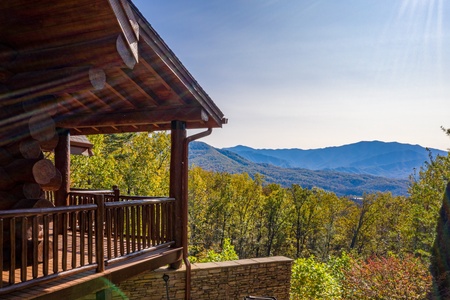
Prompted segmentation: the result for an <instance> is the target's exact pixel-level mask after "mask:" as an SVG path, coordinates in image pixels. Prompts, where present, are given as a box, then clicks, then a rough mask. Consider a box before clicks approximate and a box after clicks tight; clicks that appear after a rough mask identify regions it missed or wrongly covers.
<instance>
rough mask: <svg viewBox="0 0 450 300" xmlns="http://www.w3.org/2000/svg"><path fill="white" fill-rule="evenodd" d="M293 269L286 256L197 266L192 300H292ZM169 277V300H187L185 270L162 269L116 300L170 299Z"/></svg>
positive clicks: (129, 283)
mask: <svg viewBox="0 0 450 300" xmlns="http://www.w3.org/2000/svg"><path fill="white" fill-rule="evenodd" d="M291 266H292V259H290V258H287V257H283V256H275V257H267V258H255V259H242V260H235V261H227V262H217V263H198V264H193V265H192V268H191V299H193V300H202V299H204V300H211V299H220V300H227V299H230V300H231V299H233V300H234V299H241V300H242V299H244V297H245V296H249V295H252V296H271V297H276V298H277V300H289V289H290V280H291ZM165 274H166V275H168V276H169V280H168V291H169V297H170V298H169V299H171V300H184V289H185V269H184V267H183V268H181V269H179V270H170V269H166V268H160V269H157V270H155V271H151V272H146V273H143V274H141V275H139V276H136V277H133V278H131V279H128V280H126V281H124V282H122V283H120V284H119V285H118V286H117V287H113V289H112V290H113V291H112V294H113V299H148V300H153V299H155V300H156V299H158V300H159V299H167V296H166V293H167V290H166V283H165V281H164V279H163V276H164V275H165ZM92 296H94V297H93V298H92V299H95V295H92ZM83 299H84V300H87V299H89V298H88V297H86V298H83Z"/></svg>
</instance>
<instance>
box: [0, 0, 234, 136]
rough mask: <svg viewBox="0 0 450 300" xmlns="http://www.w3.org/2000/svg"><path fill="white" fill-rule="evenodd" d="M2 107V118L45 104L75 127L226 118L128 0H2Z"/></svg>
mask: <svg viewBox="0 0 450 300" xmlns="http://www.w3.org/2000/svg"><path fill="white" fill-rule="evenodd" d="M27 104H30V105H28V107H32V110H31V111H30V110H27V109H24V108H23V107H24V106H25V107H26V106H27ZM18 105H19V106H21V108H20V109H17V106H18ZM0 108H2V109H3V108H5V109H6V110H7V111H8V109H10V111H11V113H10V114H9V116H10V117H8V118H5V117H2V118H0V127H2V128H14V126H16V124H17V123H20V122H21V121H22V118H21V117H20V116H21V115H22V114H23V115H24V118H23V120H25V119H26V120H28V119H29V116H30V114H35V113H43V114H49V115H51V116H52V118H53V120H54V121H55V124H56V127H61V128H68V129H70V133H71V135H84V134H104V133H120V132H137V131H154V130H167V129H170V123H171V121H172V120H179V121H185V122H186V127H187V128H188V129H191V128H214V127H221V126H222V125H223V124H225V123H226V119H225V118H224V115H223V113H222V112H221V111H220V109H219V108H218V107H217V106H216V105H215V104H214V102H213V101H212V100H211V98H210V97H209V96H208V95H207V94H206V92H205V91H204V90H203V89H202V88H201V87H200V85H199V84H198V83H197V82H196V81H195V79H194V78H193V77H192V76H191V74H190V73H189V72H188V71H187V70H186V68H185V67H184V66H183V65H182V64H181V62H180V61H179V60H178V59H177V57H176V56H175V55H174V54H173V53H172V51H171V50H170V49H169V48H168V46H167V45H166V44H165V43H164V41H163V40H162V39H161V37H160V36H159V35H158V34H157V33H156V32H155V31H154V29H153V28H152V27H151V26H150V24H149V23H148V22H147V21H146V20H145V18H144V17H143V16H142V15H141V13H140V12H139V11H138V9H137V8H136V7H135V6H134V5H133V4H132V3H131V2H129V1H127V0H39V1H36V0H14V1H1V2H0ZM12 124H14V125H12Z"/></svg>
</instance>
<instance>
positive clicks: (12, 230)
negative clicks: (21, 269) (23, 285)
mask: <svg viewBox="0 0 450 300" xmlns="http://www.w3.org/2000/svg"><path fill="white" fill-rule="evenodd" d="M9 222H10V223H9V236H10V238H9V239H10V243H9V245H10V251H11V253H10V259H9V261H10V264H11V265H10V267H9V283H10V284H14V283H15V282H16V274H15V273H16V272H15V270H16V218H15V217H12V218H11V220H10V221H9Z"/></svg>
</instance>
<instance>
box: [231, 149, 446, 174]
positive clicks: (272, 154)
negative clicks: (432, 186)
mask: <svg viewBox="0 0 450 300" xmlns="http://www.w3.org/2000/svg"><path fill="white" fill-rule="evenodd" d="M223 150H227V151H231V152H233V153H236V154H239V155H240V156H242V157H243V158H246V159H248V160H250V161H252V162H255V163H268V164H272V165H275V166H279V167H283V168H305V169H309V170H333V171H339V172H345V173H353V174H367V175H374V176H381V177H387V178H396V179H407V178H408V177H409V175H411V174H412V173H413V172H414V169H416V170H418V169H419V168H420V166H422V165H423V164H424V162H425V161H428V160H429V152H428V150H429V151H430V152H431V154H432V155H433V156H436V155H447V152H445V151H442V150H438V149H428V150H427V148H424V147H421V146H419V145H410V144H402V143H397V142H380V141H370V142H369V141H362V142H358V143H354V144H349V145H343V146H337V147H327V148H320V149H310V150H302V149H253V148H250V147H246V146H235V147H231V148H224V149H223Z"/></svg>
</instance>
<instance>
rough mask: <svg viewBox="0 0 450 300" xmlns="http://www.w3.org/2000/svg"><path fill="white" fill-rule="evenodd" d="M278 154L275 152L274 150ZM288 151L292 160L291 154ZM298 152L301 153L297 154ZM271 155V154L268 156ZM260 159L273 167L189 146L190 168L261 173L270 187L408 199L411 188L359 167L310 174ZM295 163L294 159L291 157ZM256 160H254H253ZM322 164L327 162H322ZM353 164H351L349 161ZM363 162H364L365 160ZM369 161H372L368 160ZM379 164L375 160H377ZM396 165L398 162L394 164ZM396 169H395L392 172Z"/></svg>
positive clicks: (203, 146) (207, 147)
mask: <svg viewBox="0 0 450 300" xmlns="http://www.w3.org/2000/svg"><path fill="white" fill-rule="evenodd" d="M236 148H239V149H241V150H243V151H248V152H250V153H251V152H252V151H251V148H248V147H244V146H238V147H233V149H236ZM274 151H276V150H274ZM283 151H285V152H286V153H287V154H288V155H287V156H288V157H289V156H290V154H291V153H290V152H289V151H287V150H283ZM298 151H299V152H300V151H302V150H298ZM269 153H270V152H269ZM254 155H255V157H258V158H261V157H264V156H268V157H269V158H268V160H267V161H270V163H255V162H252V161H251V160H250V159H247V158H244V157H243V156H241V155H240V154H237V153H236V152H233V151H230V150H227V149H216V148H214V147H211V146H210V145H208V144H205V143H202V142H192V143H191V144H190V146H189V163H190V165H196V166H200V167H202V168H203V169H205V170H211V171H215V172H227V173H232V174H233V173H248V174H249V175H251V176H253V175H254V174H256V173H259V174H261V175H263V176H264V179H265V181H266V182H267V183H278V184H280V185H282V186H285V187H289V186H291V185H292V184H299V185H301V186H302V187H305V188H312V187H319V188H322V189H324V190H327V191H332V192H334V193H336V194H337V195H340V196H343V195H353V196H361V195H362V194H363V193H375V192H379V191H380V192H391V193H392V194H394V195H406V193H407V188H408V180H407V179H392V178H386V177H380V176H373V175H369V174H366V173H364V174H359V173H358V170H359V168H360V166H358V165H357V164H356V165H355V167H354V172H348V170H350V169H351V167H348V170H347V169H346V172H340V171H338V170H337V169H338V168H337V167H336V168H335V169H333V170H332V169H331V168H330V169H328V170H326V169H324V170H308V169H306V168H292V167H291V168H285V167H280V166H277V165H275V162H277V163H279V164H280V165H284V164H289V160H287V159H286V160H283V158H282V157H277V156H273V155H266V154H265V153H262V154H261V153H257V152H256V154H254ZM290 157H291V158H290V159H292V156H290ZM253 159H255V158H253ZM322 160H323V161H324V160H325V159H322ZM349 161H350V160H349ZM360 161H363V160H362V159H361V160H360ZM367 161H368V162H369V161H370V159H369V158H368V157H367ZM375 161H376V159H375ZM392 163H393V164H395V162H392ZM393 168H395V167H392V169H393Z"/></svg>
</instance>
